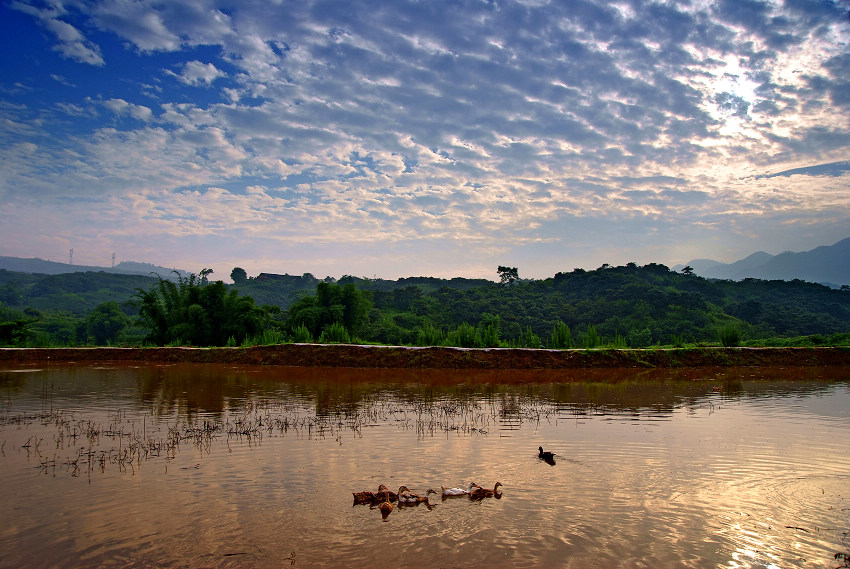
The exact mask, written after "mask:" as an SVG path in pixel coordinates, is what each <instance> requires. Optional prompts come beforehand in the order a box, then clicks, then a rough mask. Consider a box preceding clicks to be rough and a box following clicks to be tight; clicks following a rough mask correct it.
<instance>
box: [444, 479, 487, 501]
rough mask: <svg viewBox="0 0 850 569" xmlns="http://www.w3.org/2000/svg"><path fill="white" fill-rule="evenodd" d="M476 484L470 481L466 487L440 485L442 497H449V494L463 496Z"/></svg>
mask: <svg viewBox="0 0 850 569" xmlns="http://www.w3.org/2000/svg"><path fill="white" fill-rule="evenodd" d="M476 486H478V485H477V484H476V483H475V482H470V483H469V486H467V487H466V488H446V487H445V486H440V488H442V489H443V497H444V498H445V497H451V496H464V495H466V494H469V493H470V492H471V491H472V489H473V488H475V487H476Z"/></svg>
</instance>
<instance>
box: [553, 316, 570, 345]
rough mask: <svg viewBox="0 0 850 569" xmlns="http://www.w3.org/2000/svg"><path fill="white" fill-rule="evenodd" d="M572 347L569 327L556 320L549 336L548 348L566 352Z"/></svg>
mask: <svg viewBox="0 0 850 569" xmlns="http://www.w3.org/2000/svg"><path fill="white" fill-rule="evenodd" d="M571 345H572V339H571V338H570V327H569V326H567V325H566V324H564V323H563V322H561V321H560V320H558V322H557V323H556V324H555V327H554V328H552V334H550V335H549V342H548V346H549V347H550V348H552V349H553V350H566V349H568V348H569V347H570V346H571Z"/></svg>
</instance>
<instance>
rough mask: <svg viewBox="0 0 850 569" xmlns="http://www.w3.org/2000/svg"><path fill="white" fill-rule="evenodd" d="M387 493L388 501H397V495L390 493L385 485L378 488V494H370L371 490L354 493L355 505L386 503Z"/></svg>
mask: <svg viewBox="0 0 850 569" xmlns="http://www.w3.org/2000/svg"><path fill="white" fill-rule="evenodd" d="M385 493H386V494H387V496H386V498H387V499H388V500H390V501H391V500H395V499H397V496H396V494H395V493H393V492H390V490H389V488H387V487H386V486H384V485H383V484H381V485H380V486H378V491H377V492H370V491H369V490H366V491H364V492H352V494H353V495H354V503H355V504H375V503H378V502H382V501H384V498H385V496H384V494H385Z"/></svg>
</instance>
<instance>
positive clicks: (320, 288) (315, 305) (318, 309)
mask: <svg viewBox="0 0 850 569" xmlns="http://www.w3.org/2000/svg"><path fill="white" fill-rule="evenodd" d="M371 308H372V301H371V300H370V298H369V297H368V296H367V295H366V294H365V293H364V292H363V291H361V290H359V289H358V288H357V287H355V286H354V284H353V283H348V284H346V285H338V284H333V283H328V282H320V283H319V284H317V285H316V296H305V297H304V298H301V299H299V300H298V301H296V302H295V303H293V304H292V306H290V307H289V318H288V319H287V322H286V327H287V328H288V329H289V330H295V329H296V328H298V327H299V326H302V325H303V326H305V327H306V328H307V330H309V332H310V334H311V335H312V336H313V337H314V338H318V337H319V336H321V334H322V332H323V331H325V329H327V328H328V327H329V326H330V325H331V324H334V323H338V324H341V325H343V326H345V328H346V330H348V332H349V333H350V334H351V335H352V336H354V335H356V334H357V333H358V332H359V331H360V329H361V328H362V327H363V325H364V324H365V323H366V322H367V321H368V319H369V310H370V309H371Z"/></svg>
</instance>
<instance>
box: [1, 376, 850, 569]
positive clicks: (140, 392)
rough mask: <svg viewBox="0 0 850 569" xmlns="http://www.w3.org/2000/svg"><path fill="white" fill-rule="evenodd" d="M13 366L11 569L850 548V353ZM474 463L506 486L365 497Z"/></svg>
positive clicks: (654, 557) (7, 527)
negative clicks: (586, 367) (453, 493)
mask: <svg viewBox="0 0 850 569" xmlns="http://www.w3.org/2000/svg"><path fill="white" fill-rule="evenodd" d="M4 365H6V366H7V367H5V368H0V397H1V398H2V399H0V516H2V518H0V521H2V523H0V567H2V568H7V567H8V568H13V567H27V568H38V567H51V568H53V567H60V568H61V567H107V568H111V567H282V566H293V565H294V566H296V567H298V566H300V567H353V568H369V567H387V566H395V567H411V568H414V567H416V568H418V567H424V568H439V567H461V568H466V567H470V568H471V567H571V568H591V567H593V568H595V567H599V568H602V567H605V568H610V567H626V568H633V567H634V568H637V567H652V568H656V567H660V568H666V567H671V568H672V567H694V568H697V567H699V568H702V567H729V568H735V567H746V568H757V567H758V568H761V567H777V568H779V567H781V568H785V567H818V568H832V567H840V566H845V560H846V559H847V558H846V557H843V555H850V537H848V531H850V467H848V460H847V458H848V452H847V451H848V443H850V370H848V369H846V368H831V369H826V368H820V369H819V368H805V369H804V368H794V369H757V370H756V369H737V370H736V369H723V370H710V369H686V370H678V371H675V372H671V371H654V372H637V371H611V370H607V371H605V370H602V371H599V370H596V371H569V372H565V371H558V372H552V371H548V372H547V371H500V372H476V371H452V370H446V371H442V370H440V371H436V370H420V371H398V370H396V371H393V370H354V369H324V368H323V369H316V368H271V367H232V366H216V365H150V366H140V367H133V366H128V365H121V366H115V367H112V366H104V365H98V366H91V365H44V366H41V367H34V366H30V367H21V368H14V369H12V368H9V367H8V364H4ZM539 446H543V447H544V448H545V449H546V450H548V451H552V452H554V453H555V459H554V461H552V462H553V463H547V462H545V461H542V460H540V459H539V458H538V450H537V449H538V447H539ZM470 481H475V482H476V483H478V484H479V485H481V486H482V487H488V488H492V487H493V486H494V485H495V483H496V482H497V481H498V482H501V483H502V485H503V487H502V493H501V496H500V498H498V499H497V498H496V497H493V498H485V499H483V500H470V499H468V498H467V497H456V498H449V499H445V500H444V499H442V498H441V497H440V496H434V495H432V498H433V499H432V500H431V501H430V502H428V503H422V504H418V505H416V506H405V505H402V506H399V505H396V506H395V508H394V509H393V511H392V512H391V513H390V514H389V515H388V516H386V517H384V516H382V515H381V512H380V510H379V509H378V508H376V507H374V506H370V505H355V504H353V499H352V498H353V497H352V492H354V491H360V490H375V489H377V486H378V485H379V484H386V485H387V486H389V487H390V488H391V489H392V490H396V489H397V488H398V487H399V486H401V485H406V486H408V487H409V488H410V489H411V490H413V491H414V492H417V493H420V494H425V493H426V492H427V490H428V489H431V488H433V489H435V490H437V491H438V492H439V491H440V490H441V486H446V487H456V486H465V485H467V484H468V483H469V482H470ZM837 554H838V557H836V555H837Z"/></svg>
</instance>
